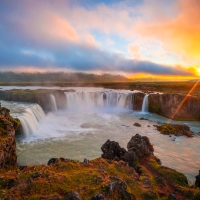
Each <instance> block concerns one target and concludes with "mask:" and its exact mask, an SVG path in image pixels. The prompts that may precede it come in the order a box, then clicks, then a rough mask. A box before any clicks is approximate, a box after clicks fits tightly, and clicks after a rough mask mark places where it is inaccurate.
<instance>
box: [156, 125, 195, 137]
mask: <svg viewBox="0 0 200 200" xmlns="http://www.w3.org/2000/svg"><path fill="white" fill-rule="evenodd" d="M156 128H157V130H158V131H160V133H161V134H164V135H170V134H172V135H175V136H181V135H185V136H187V137H192V133H191V131H190V127H189V126H187V125H185V124H183V125H179V124H163V125H161V126H156Z"/></svg>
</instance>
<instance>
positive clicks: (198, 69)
mask: <svg viewBox="0 0 200 200" xmlns="http://www.w3.org/2000/svg"><path fill="white" fill-rule="evenodd" d="M197 75H198V76H200V67H198V68H197Z"/></svg>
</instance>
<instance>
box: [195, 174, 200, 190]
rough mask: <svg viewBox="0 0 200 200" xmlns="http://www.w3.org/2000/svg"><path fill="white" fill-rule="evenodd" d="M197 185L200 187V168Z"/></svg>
mask: <svg viewBox="0 0 200 200" xmlns="http://www.w3.org/2000/svg"><path fill="white" fill-rule="evenodd" d="M195 186H197V187H199V188H200V170H199V175H197V176H196V181H195Z"/></svg>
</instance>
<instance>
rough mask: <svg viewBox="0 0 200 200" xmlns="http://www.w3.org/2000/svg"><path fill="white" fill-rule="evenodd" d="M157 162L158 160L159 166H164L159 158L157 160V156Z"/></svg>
mask: <svg viewBox="0 0 200 200" xmlns="http://www.w3.org/2000/svg"><path fill="white" fill-rule="evenodd" d="M155 160H156V162H157V163H158V164H159V165H161V164H162V162H161V160H160V159H159V158H157V157H156V156H155Z"/></svg>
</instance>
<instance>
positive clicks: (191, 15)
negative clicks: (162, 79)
mask: <svg viewBox="0 0 200 200" xmlns="http://www.w3.org/2000/svg"><path fill="white" fill-rule="evenodd" d="M177 10H178V15H177V16H176V17H175V18H173V19H168V20H162V18H161V19H160V18H159V16H158V18H159V21H157V23H148V24H147V23H143V22H141V24H140V25H139V28H138V33H140V34H141V35H143V36H146V37H154V38H156V39H159V40H160V41H162V42H163V47H164V48H165V49H166V50H168V51H171V52H175V53H179V55H182V57H183V58H184V60H185V62H186V63H187V64H188V65H191V64H195V63H196V64H198V63H199V61H200V54H199V46H200V37H199V35H200V23H199V19H200V1H197V0H180V1H179V2H178V3H177Z"/></svg>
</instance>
